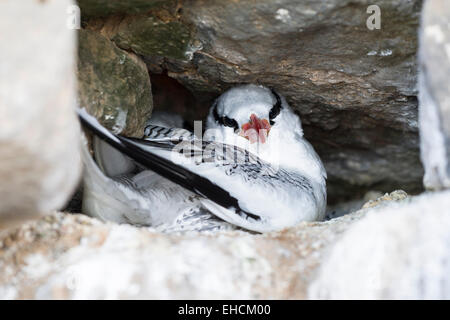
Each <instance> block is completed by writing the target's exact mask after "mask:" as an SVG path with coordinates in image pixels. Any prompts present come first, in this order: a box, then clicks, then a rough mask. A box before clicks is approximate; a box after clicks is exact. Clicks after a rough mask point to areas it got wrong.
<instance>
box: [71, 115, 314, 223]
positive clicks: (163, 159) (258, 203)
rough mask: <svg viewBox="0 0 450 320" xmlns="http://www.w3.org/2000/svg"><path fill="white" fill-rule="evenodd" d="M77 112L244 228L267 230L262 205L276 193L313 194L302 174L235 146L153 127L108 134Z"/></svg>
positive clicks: (147, 164) (113, 141)
mask: <svg viewBox="0 0 450 320" xmlns="http://www.w3.org/2000/svg"><path fill="white" fill-rule="evenodd" d="M79 115H80V119H81V120H82V122H83V123H84V124H85V125H86V126H87V127H89V128H90V129H91V130H93V131H94V133H95V134H96V135H97V136H99V137H100V138H101V139H103V140H104V141H106V142H107V143H109V144H110V145H111V146H113V147H114V148H117V149H118V150H119V151H120V152H122V153H124V154H126V155H127V156H128V157H130V158H132V159H133V160H135V161H136V162H138V163H139V164H141V165H143V166H145V167H147V168H148V169H150V170H153V171H155V172H156V173H158V174H160V175H161V176H163V177H165V178H167V179H169V180H171V181H172V182H175V183H177V184H179V185H181V186H183V187H185V188H186V189H188V190H191V191H193V192H194V193H196V194H198V195H200V196H202V197H204V198H206V199H207V200H205V201H204V204H205V206H206V207H207V208H208V209H210V210H211V211H212V213H214V214H216V215H218V216H219V217H220V218H222V219H224V220H226V221H228V222H230V223H233V224H236V225H238V226H241V227H243V228H246V229H250V230H254V231H266V230H265V228H266V226H265V223H266V222H267V221H266V218H267V208H268V207H272V206H273V207H275V206H274V201H273V199H276V195H280V196H281V197H283V196H285V195H288V196H287V198H290V199H292V197H298V194H299V192H301V191H303V193H302V194H303V195H304V196H306V197H308V198H309V199H314V197H315V195H314V192H313V187H312V185H311V182H310V181H309V180H308V179H307V178H305V177H304V176H302V175H299V174H296V173H292V172H286V171H284V170H283V169H276V168H274V167H272V166H271V165H270V164H268V163H267V162H265V161H262V160H261V159H259V158H258V157H257V156H256V155H254V154H252V153H250V152H248V151H247V150H244V149H241V148H239V147H236V146H232V145H226V144H222V143H218V142H213V141H202V140H200V139H196V138H195V137H194V136H193V135H190V134H186V133H183V132H182V133H183V134H184V135H183V134H182V135H179V134H175V133H176V132H177V131H176V130H174V129H172V130H167V129H166V128H163V129H166V130H163V129H160V128H162V127H159V128H158V127H157V126H152V128H151V130H148V131H147V133H149V134H147V135H146V138H145V139H136V138H127V137H123V136H120V135H114V134H112V133H111V132H109V131H108V130H106V129H105V128H104V127H102V126H101V125H100V124H99V123H98V122H97V121H96V119H95V118H93V117H92V116H90V115H88V114H87V113H86V112H85V111H79ZM180 130H183V129H180ZM183 131H185V130H183ZM180 132H181V131H178V133H180ZM266 195H267V196H266ZM274 195H275V196H274ZM268 197H269V198H270V199H266V198H268ZM266 201H267V203H266ZM312 201H314V200H312ZM280 203H281V202H280ZM253 208H255V209H253ZM264 211H265V212H266V214H265V213H264Z"/></svg>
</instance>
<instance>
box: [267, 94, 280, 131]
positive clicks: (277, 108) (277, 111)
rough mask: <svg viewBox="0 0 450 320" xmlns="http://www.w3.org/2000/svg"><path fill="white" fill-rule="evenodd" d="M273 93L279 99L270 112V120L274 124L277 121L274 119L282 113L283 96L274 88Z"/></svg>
mask: <svg viewBox="0 0 450 320" xmlns="http://www.w3.org/2000/svg"><path fill="white" fill-rule="evenodd" d="M272 94H273V95H274V96H275V99H276V100H277V102H275V104H274V105H273V107H272V109H270V112H269V120H270V124H271V125H273V124H274V123H275V121H273V119H275V118H276V117H278V115H279V114H280V111H281V108H282V107H281V98H280V96H279V95H278V93H276V92H275V90H272Z"/></svg>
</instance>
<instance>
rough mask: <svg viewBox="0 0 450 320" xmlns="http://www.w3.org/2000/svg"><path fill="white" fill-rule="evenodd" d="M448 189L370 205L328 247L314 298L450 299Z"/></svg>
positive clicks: (314, 284) (314, 285)
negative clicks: (358, 218)
mask: <svg viewBox="0 0 450 320" xmlns="http://www.w3.org/2000/svg"><path fill="white" fill-rule="evenodd" d="M449 206H450V191H444V192H441V193H434V194H433V193H429V194H424V195H421V196H418V197H416V198H411V199H409V200H404V201H402V202H395V201H394V202H391V204H390V205H389V206H380V207H378V208H374V209H372V212H371V213H370V215H367V217H365V218H364V219H362V220H360V221H358V222H357V223H355V224H354V225H353V226H351V227H350V228H349V229H348V231H347V232H346V233H345V234H344V236H343V237H342V239H340V240H339V241H338V242H337V243H336V244H335V245H334V246H332V247H330V249H329V252H328V253H326V254H327V258H326V259H324V261H323V262H322V265H321V267H320V269H319V272H318V273H317V274H318V275H317V279H316V280H315V281H314V282H313V283H312V285H311V287H310V289H309V297H310V298H313V299H317V298H319V299H449V298H450V264H449V261H450V250H449V247H450V233H449V232H448V230H449V228H450V214H449V211H448V208H449Z"/></svg>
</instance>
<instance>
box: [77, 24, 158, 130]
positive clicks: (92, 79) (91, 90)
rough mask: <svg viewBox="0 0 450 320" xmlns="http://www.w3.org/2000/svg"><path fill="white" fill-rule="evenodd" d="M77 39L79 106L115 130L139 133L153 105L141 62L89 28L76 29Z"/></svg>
mask: <svg viewBox="0 0 450 320" xmlns="http://www.w3.org/2000/svg"><path fill="white" fill-rule="evenodd" d="M79 43H80V44H79V62H78V79H79V100H80V107H85V108H86V109H87V110H88V111H89V113H91V114H92V115H95V116H96V117H97V118H98V119H99V120H100V122H101V123H102V124H103V125H104V126H105V127H107V128H109V129H111V130H112V131H114V132H116V133H122V134H124V135H127V136H135V137H142V135H143V132H144V126H145V122H146V121H147V119H148V118H149V117H150V115H151V111H152V106H153V104H152V93H151V84H150V77H149V75H148V71H147V68H146V66H145V64H144V62H142V60H141V59H140V58H138V57H137V56H136V55H135V54H133V53H129V52H126V51H124V50H121V49H119V48H117V47H116V46H115V45H114V44H113V43H112V42H111V41H109V39H107V38H105V37H103V36H102V35H99V34H98V33H95V32H92V31H90V30H80V32H79Z"/></svg>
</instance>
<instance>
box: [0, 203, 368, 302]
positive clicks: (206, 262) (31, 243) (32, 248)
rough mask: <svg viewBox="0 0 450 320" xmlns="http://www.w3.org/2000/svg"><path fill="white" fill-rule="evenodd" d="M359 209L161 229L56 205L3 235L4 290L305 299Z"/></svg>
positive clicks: (0, 287) (3, 293)
mask: <svg viewBox="0 0 450 320" xmlns="http://www.w3.org/2000/svg"><path fill="white" fill-rule="evenodd" d="M363 215H364V213H363V212H359V213H356V214H353V215H348V216H346V217H342V218H338V219H335V220H333V221H329V222H323V223H304V224H302V225H300V226H299V227H298V228H294V229H291V230H288V231H284V232H280V233H272V234H266V235H252V234H249V233H246V232H238V231H235V232H221V233H195V232H193V233H186V234H172V235H168V234H161V233H157V232H155V231H151V230H149V229H145V228H137V227H133V226H130V225H116V224H112V223H108V224H104V223H101V222H100V221H99V220H96V219H92V218H88V217H86V216H83V215H68V214H63V213H55V214H52V215H50V216H47V217H45V218H44V219H41V220H39V221H37V222H33V223H28V224H25V225H23V226H22V227H21V228H20V229H18V230H17V231H15V232H11V233H9V234H8V235H3V237H0V270H2V272H0V299H24V298H25V299H36V298H37V299H169V298H170V299H231V298H233V299H240V298H244V299H258V298H261V299H277V298H280V299H281V298H283V299H288V298H289V299H300V298H305V297H306V292H307V285H308V283H309V281H310V280H311V278H312V275H313V271H314V270H315V269H316V267H317V266H318V265H319V262H320V260H321V258H322V252H323V250H324V249H325V248H327V247H328V246H329V245H330V244H331V243H333V242H334V241H335V239H336V238H337V237H339V235H340V234H341V233H342V232H343V231H344V230H346V229H347V228H348V227H349V226H350V225H351V224H352V223H353V221H354V220H358V219H359V218H360V217H361V216H363Z"/></svg>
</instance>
